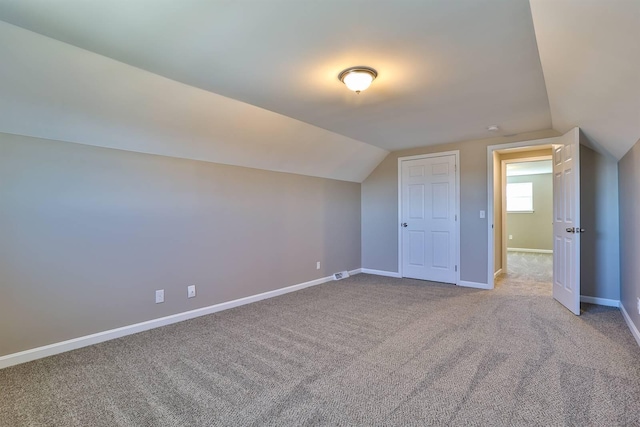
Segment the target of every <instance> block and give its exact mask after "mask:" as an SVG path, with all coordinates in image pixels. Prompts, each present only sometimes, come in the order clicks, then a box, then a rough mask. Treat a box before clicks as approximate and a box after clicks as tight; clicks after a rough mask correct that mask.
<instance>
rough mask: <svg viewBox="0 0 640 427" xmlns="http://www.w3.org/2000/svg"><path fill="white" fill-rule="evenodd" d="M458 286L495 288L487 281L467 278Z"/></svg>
mask: <svg viewBox="0 0 640 427" xmlns="http://www.w3.org/2000/svg"><path fill="white" fill-rule="evenodd" d="M458 286H464V287H465V288H476V289H493V287H489V285H488V284H487V283H479V282H467V281H466V280H461V281H460V283H459V284H458Z"/></svg>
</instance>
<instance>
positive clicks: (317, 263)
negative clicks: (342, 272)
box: [316, 261, 320, 270]
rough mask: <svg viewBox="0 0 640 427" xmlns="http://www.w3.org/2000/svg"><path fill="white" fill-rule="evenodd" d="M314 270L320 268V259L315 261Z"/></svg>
mask: <svg viewBox="0 0 640 427" xmlns="http://www.w3.org/2000/svg"><path fill="white" fill-rule="evenodd" d="M316 270H320V261H318V262H316Z"/></svg>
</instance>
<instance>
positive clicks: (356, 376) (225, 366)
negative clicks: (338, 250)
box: [0, 274, 640, 427]
mask: <svg viewBox="0 0 640 427" xmlns="http://www.w3.org/2000/svg"><path fill="white" fill-rule="evenodd" d="M515 289H516V290H514V288H511V287H510V285H509V283H508V282H506V283H503V284H502V285H501V286H500V287H498V288H497V289H496V290H494V291H482V290H475V289H468V288H459V287H456V286H452V285H441V284H435V283H430V282H422V281H418V280H410V279H390V278H385V277H377V276H371V275H366V274H359V275H356V276H354V277H351V278H348V279H345V280H342V281H339V282H331V283H327V284H323V285H319V286H315V287H312V288H307V289H305V290H302V291H299V292H294V293H291V294H287V295H283V296H280V297H277V298H273V299H269V300H265V301H261V302H258V303H254V304H251V305H247V306H243V307H238V308H235V309H232V310H228V311H224V312H220V313H216V314H213V315H209V316H204V317H200V318H197V319H193V320H190V321H186V322H182V323H178V324H175V325H170V326H166V327H163V328H159V329H155V330H151V331H147V332H143V333H140V334H136V335H131V336H128V337H124V338H120V339H117V340H113V341H109V342H105V343H102V344H98V345H94V346H91V347H86V348H83V349H79V350H75V351H72V352H68V353H64V354H60V355H57V356H52V357H49V358H46V359H41V360H38V361H34V362H30V363H26V364H23V365H18V366H15V367H12V368H7V369H3V370H0V425H1V426H11V427H15V426H214V425H215V426H218V425H220V426H245V425H247V426H249V425H255V426H262V425H273V426H284V425H333V426H338V425H340V426H341V425H366V426H389V425H403V426H411V425H453V426H458V425H460V426H461V425H465V426H467V425H490V426H514V425H557V426H560V425H572V426H589V425H597V426H611V425H636V426H637V425H639V423H640V347H638V345H637V344H636V342H635V341H634V339H633V337H632V335H631V333H630V332H629V329H628V328H627V326H626V324H625V323H624V320H623V318H622V316H621V314H620V311H619V310H618V309H615V308H607V307H599V306H594V305H589V304H585V305H583V313H582V316H579V317H578V316H574V315H573V314H571V313H570V312H569V311H568V310H566V309H565V308H563V307H562V306H561V305H560V304H558V303H557V302H555V301H554V300H553V299H552V298H551V297H550V296H549V295H548V294H540V293H538V292H530V291H527V289H526V288H525V287H520V288H518V287H516V288H515Z"/></svg>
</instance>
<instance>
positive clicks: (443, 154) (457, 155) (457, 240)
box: [396, 150, 460, 285]
mask: <svg viewBox="0 0 640 427" xmlns="http://www.w3.org/2000/svg"><path fill="white" fill-rule="evenodd" d="M446 156H454V157H455V162H456V168H455V180H456V188H455V202H456V209H455V212H454V215H455V216H456V226H455V236H454V242H455V245H456V250H455V254H456V255H455V263H456V283H455V284H456V285H460V150H452V151H441V152H437V153H429V154H418V155H416V156H404V157H398V221H397V222H396V226H397V227H398V228H397V230H398V274H399V275H400V277H404V276H403V271H402V230H401V229H400V222H401V219H402V162H404V161H408V160H418V159H428V158H433V157H446Z"/></svg>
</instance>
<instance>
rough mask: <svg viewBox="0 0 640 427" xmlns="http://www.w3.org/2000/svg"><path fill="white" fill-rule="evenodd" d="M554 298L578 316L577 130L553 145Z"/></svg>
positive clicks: (578, 171)
mask: <svg viewBox="0 0 640 427" xmlns="http://www.w3.org/2000/svg"><path fill="white" fill-rule="evenodd" d="M553 197H554V200H553V298H555V299H556V300H558V302H560V304H562V305H564V306H565V307H567V308H568V309H569V310H571V311H572V312H573V313H574V314H577V315H579V314H580V233H581V232H584V230H583V229H581V228H580V130H579V129H578V128H574V129H572V130H570V131H569V132H567V133H566V134H564V135H563V136H561V137H559V138H558V142H557V145H556V144H554V145H553Z"/></svg>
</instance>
